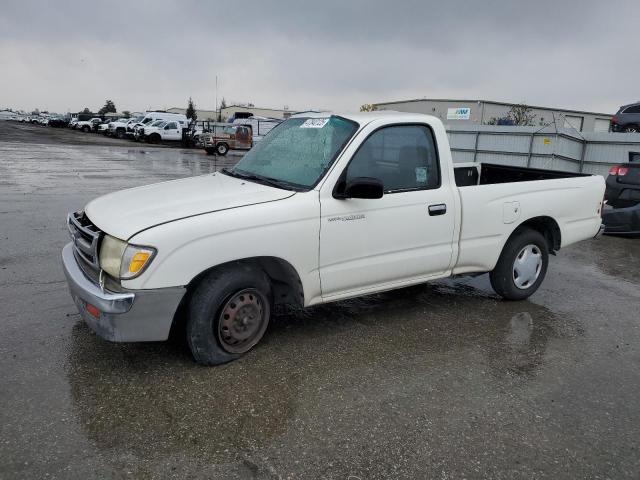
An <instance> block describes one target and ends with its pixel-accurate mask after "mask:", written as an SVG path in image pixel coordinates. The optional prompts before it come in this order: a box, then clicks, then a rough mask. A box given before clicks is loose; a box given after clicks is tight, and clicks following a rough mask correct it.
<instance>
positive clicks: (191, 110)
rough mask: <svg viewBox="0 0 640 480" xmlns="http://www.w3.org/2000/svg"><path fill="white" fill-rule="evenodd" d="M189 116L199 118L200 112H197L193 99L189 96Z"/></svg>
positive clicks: (189, 117) (193, 118)
mask: <svg viewBox="0 0 640 480" xmlns="http://www.w3.org/2000/svg"><path fill="white" fill-rule="evenodd" d="M187 118H188V119H189V120H197V119H198V114H197V112H196V106H195V104H194V103H193V100H191V97H189V104H188V105H187Z"/></svg>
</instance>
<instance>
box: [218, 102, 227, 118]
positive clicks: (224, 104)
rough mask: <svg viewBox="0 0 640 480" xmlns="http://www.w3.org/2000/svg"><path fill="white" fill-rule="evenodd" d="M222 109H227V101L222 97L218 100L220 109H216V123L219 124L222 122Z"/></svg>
mask: <svg viewBox="0 0 640 480" xmlns="http://www.w3.org/2000/svg"><path fill="white" fill-rule="evenodd" d="M223 108H227V101H226V100H225V99H224V97H222V100H220V108H218V121H219V122H221V121H222V109H223Z"/></svg>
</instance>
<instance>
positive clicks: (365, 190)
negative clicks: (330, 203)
mask: <svg viewBox="0 0 640 480" xmlns="http://www.w3.org/2000/svg"><path fill="white" fill-rule="evenodd" d="M382 195H384V185H383V184H382V182H381V181H380V180H378V179H377V178H371V177H356V178H354V179H353V180H350V181H349V182H348V183H347V185H346V186H345V187H344V191H343V192H342V193H341V194H338V195H337V196H336V198H342V199H346V198H364V199H376V198H382Z"/></svg>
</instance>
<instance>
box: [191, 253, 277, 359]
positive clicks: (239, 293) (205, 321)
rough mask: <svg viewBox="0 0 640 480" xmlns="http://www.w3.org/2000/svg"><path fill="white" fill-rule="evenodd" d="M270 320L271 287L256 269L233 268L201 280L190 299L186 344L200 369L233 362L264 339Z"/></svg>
mask: <svg viewBox="0 0 640 480" xmlns="http://www.w3.org/2000/svg"><path fill="white" fill-rule="evenodd" d="M270 317H271V285H270V282H269V278H268V277H267V276H266V274H265V273H264V272H263V271H262V270H260V269H258V268H255V267H252V266H248V265H236V266H233V267H227V268H222V269H220V270H216V271H213V272H212V273H210V274H209V275H207V276H206V277H204V278H203V279H202V280H201V281H200V283H199V284H198V286H197V287H196V289H195V290H194V292H193V295H192V296H191V300H190V302H189V320H188V321H187V341H188V342H189V347H190V348H191V353H192V354H193V358H194V359H195V360H196V361H197V362H198V363H201V364H203V365H218V364H221V363H226V362H229V361H231V360H235V359H236V358H238V357H240V356H241V355H242V354H244V353H246V352H248V351H249V350H251V349H252V348H253V347H254V346H255V345H256V344H257V343H258V342H259V341H260V340H261V339H262V337H263V335H264V333H265V331H266V330H267V326H268V325H269V319H270Z"/></svg>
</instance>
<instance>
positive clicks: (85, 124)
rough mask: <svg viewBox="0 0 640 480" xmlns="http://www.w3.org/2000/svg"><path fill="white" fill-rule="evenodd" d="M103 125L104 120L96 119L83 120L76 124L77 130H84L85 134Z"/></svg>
mask: <svg viewBox="0 0 640 480" xmlns="http://www.w3.org/2000/svg"><path fill="white" fill-rule="evenodd" d="M101 123H102V119H101V118H98V117H94V118H92V119H91V120H82V121H79V122H77V123H76V126H75V128H76V130H82V131H83V132H90V131H92V130H94V129H95V127H96V126H97V125H100V124H101Z"/></svg>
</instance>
